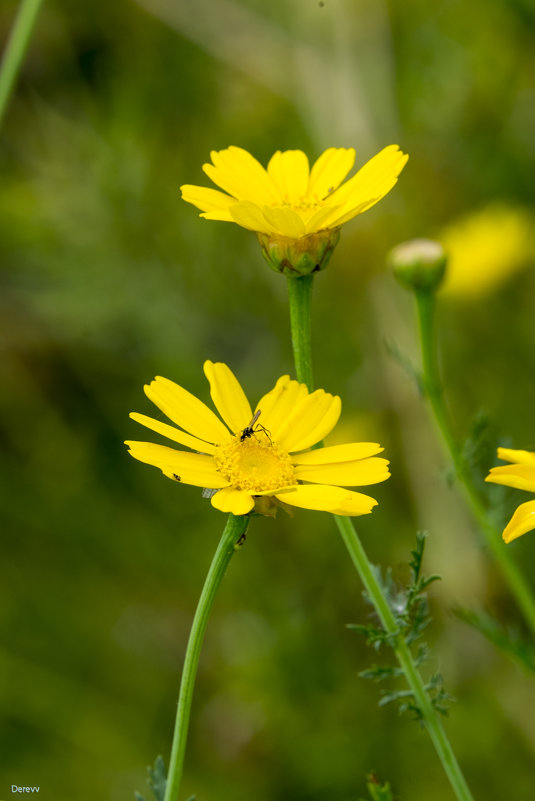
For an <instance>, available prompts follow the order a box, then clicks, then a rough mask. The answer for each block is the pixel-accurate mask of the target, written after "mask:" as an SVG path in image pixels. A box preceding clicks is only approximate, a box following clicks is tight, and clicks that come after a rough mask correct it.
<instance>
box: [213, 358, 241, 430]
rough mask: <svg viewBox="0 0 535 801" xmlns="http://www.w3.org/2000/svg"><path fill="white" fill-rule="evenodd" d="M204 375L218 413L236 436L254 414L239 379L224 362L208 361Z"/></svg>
mask: <svg viewBox="0 0 535 801" xmlns="http://www.w3.org/2000/svg"><path fill="white" fill-rule="evenodd" d="M204 374H205V376H206V378H207V379H208V381H209V382H210V395H211V397H212V400H213V402H214V405H215V407H216V409H217V411H218V412H219V414H220V415H221V417H222V418H223V420H224V421H225V423H226V424H227V425H228V427H229V428H230V430H231V431H233V432H234V433H235V434H237V433H238V432H240V431H242V430H243V429H244V428H245V427H246V426H247V425H248V423H249V422H250V421H251V418H252V416H253V412H252V409H251V405H250V403H249V401H248V400H247V398H246V396H245V392H244V391H243V389H242V388H241V385H240V383H239V381H238V379H237V378H236V376H235V375H234V373H233V372H232V370H231V369H230V368H229V367H227V365H226V364H223V362H210V361H206V362H205V363H204Z"/></svg>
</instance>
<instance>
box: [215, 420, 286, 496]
mask: <svg viewBox="0 0 535 801" xmlns="http://www.w3.org/2000/svg"><path fill="white" fill-rule="evenodd" d="M214 459H215V463H216V467H217V469H218V471H219V472H220V473H222V474H223V475H224V476H225V478H226V479H227V480H228V481H230V483H231V484H232V486H233V487H235V488H236V489H240V490H246V491H248V492H252V493H255V492H267V491H270V490H277V489H281V488H282V487H288V486H292V485H294V484H296V483H297V480H296V478H295V476H294V469H293V465H292V462H291V460H290V457H289V455H288V454H287V453H285V452H284V451H282V450H281V449H280V448H279V447H278V446H277V445H276V444H274V443H273V442H272V440H271V437H270V436H269V432H267V431H266V430H263V429H254V430H253V432H252V434H251V435H250V436H247V437H245V438H244V439H242V438H241V437H240V435H239V434H238V435H237V436H236V437H234V438H233V439H232V440H231V442H229V443H228V444H227V445H221V446H220V447H219V448H218V449H217V452H216V453H215V454H214Z"/></svg>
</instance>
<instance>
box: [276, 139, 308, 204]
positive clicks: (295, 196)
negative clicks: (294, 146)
mask: <svg viewBox="0 0 535 801" xmlns="http://www.w3.org/2000/svg"><path fill="white" fill-rule="evenodd" d="M267 172H268V175H269V177H270V178H271V179H272V180H273V183H274V184H275V186H276V187H277V189H278V191H279V194H280V195H281V199H282V200H283V202H284V203H292V204H295V205H299V204H300V203H301V201H302V199H303V197H304V195H305V194H306V192H307V189H308V178H309V166H308V158H307V157H306V155H305V154H304V153H303V151H302V150H285V151H284V152H282V153H281V151H280V150H277V152H276V153H274V154H273V156H272V157H271V159H270V161H269V164H268V168H267Z"/></svg>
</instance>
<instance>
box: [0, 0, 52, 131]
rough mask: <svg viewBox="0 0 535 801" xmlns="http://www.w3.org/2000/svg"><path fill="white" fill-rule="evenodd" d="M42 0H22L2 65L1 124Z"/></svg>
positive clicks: (0, 71)
mask: <svg viewBox="0 0 535 801" xmlns="http://www.w3.org/2000/svg"><path fill="white" fill-rule="evenodd" d="M41 4H42V0H22V2H21V3H20V5H19V11H18V14H17V17H16V19H15V22H14V24H13V28H12V30H11V34H10V36H9V40H8V43H7V45H6V49H5V51H4V55H3V58H2V64H1V66H0V125H1V124H2V120H3V117H4V114H5V112H6V109H7V104H8V101H9V98H10V96H11V92H12V90H13V86H14V85H15V81H16V79H17V75H18V73H19V70H20V67H21V64H22V62H23V60H24V56H25V54H26V50H27V49H28V44H29V41H30V38H31V35H32V31H33V29H34V25H35V21H36V19H37V14H38V12H39V9H40V7H41Z"/></svg>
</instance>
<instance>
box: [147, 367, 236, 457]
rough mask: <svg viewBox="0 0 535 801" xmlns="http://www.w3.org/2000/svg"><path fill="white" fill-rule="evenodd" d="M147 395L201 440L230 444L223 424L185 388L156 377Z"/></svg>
mask: <svg viewBox="0 0 535 801" xmlns="http://www.w3.org/2000/svg"><path fill="white" fill-rule="evenodd" d="M144 389H145V394H146V396H147V398H149V400H151V401H152V402H153V403H154V404H155V405H156V406H157V407H158V408H159V409H161V410H162V412H163V413H164V414H165V415H167V417H168V418H169V419H170V420H172V421H173V423H176V424H177V425H179V426H180V427H181V428H185V429H186V431H189V432H190V433H191V434H193V435H194V436H196V437H199V439H204V440H206V442H213V443H215V444H216V445H219V444H221V443H223V442H228V440H229V439H230V434H229V431H228V429H227V428H226V427H225V426H224V425H223V423H222V422H221V420H219V418H218V417H216V415H215V414H214V412H213V411H212V410H211V409H209V408H208V406H206V405H205V404H204V403H203V402H202V401H200V400H199V399H198V398H196V397H195V395H192V394H191V392H188V391H187V390H186V389H184V388H183V387H180V386H179V385H178V384H175V382H174V381H169V379H168V378H162V376H156V378H155V379H154V381H151V383H150V384H148V385H146V386H145V388H144Z"/></svg>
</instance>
